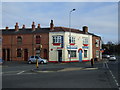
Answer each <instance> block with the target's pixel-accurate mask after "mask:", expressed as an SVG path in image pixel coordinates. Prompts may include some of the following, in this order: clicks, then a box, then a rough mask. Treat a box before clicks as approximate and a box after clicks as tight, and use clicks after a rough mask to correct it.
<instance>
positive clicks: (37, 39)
mask: <svg viewBox="0 0 120 90" xmlns="http://www.w3.org/2000/svg"><path fill="white" fill-rule="evenodd" d="M36 44H40V36H36Z"/></svg>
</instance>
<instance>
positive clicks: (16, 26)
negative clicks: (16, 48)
mask: <svg viewBox="0 0 120 90" xmlns="http://www.w3.org/2000/svg"><path fill="white" fill-rule="evenodd" d="M18 30H19V26H18V22H16V25H15V31H18Z"/></svg>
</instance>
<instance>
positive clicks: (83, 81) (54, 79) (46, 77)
mask: <svg viewBox="0 0 120 90" xmlns="http://www.w3.org/2000/svg"><path fill="white" fill-rule="evenodd" d="M108 66H109V65H108ZM110 67H111V66H110ZM112 67H113V66H112ZM35 68H36V67H35V64H32V65H28V64H26V63H25V62H20V63H11V62H10V63H6V64H4V65H3V68H2V69H3V72H2V88H101V89H103V88H108V89H112V88H118V86H117V85H116V83H115V81H114V79H113V77H112V75H111V74H110V72H109V69H108V68H107V67H105V66H104V62H99V63H98V62H96V63H95V65H94V67H93V68H91V65H90V63H89V62H88V63H67V64H51V63H49V64H46V65H39V70H37V71H32V70H34V69H35ZM113 71H114V70H113Z"/></svg>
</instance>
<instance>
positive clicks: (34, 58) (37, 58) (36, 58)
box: [28, 56, 47, 64]
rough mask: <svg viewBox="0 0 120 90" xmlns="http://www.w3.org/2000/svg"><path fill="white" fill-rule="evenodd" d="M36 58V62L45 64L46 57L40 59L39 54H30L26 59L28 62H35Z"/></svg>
mask: <svg viewBox="0 0 120 90" xmlns="http://www.w3.org/2000/svg"><path fill="white" fill-rule="evenodd" d="M37 60H38V63H41V64H47V60H46V59H42V58H40V57H39V56H30V58H29V59H28V64H31V63H36V62H37Z"/></svg>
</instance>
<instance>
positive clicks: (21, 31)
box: [2, 27, 100, 37]
mask: <svg viewBox="0 0 120 90" xmlns="http://www.w3.org/2000/svg"><path fill="white" fill-rule="evenodd" d="M70 31H71V32H74V33H80V34H85V33H84V32H83V31H81V30H79V29H74V28H67V27H54V30H50V28H36V29H35V31H33V30H32V29H31V28H25V29H22V28H21V29H19V30H18V31H15V29H8V30H6V29H2V34H3V35H11V34H12V35H14V34H37V33H49V32H70ZM86 34H87V35H92V36H95V37H100V36H97V35H95V34H93V33H89V32H88V33H86Z"/></svg>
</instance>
